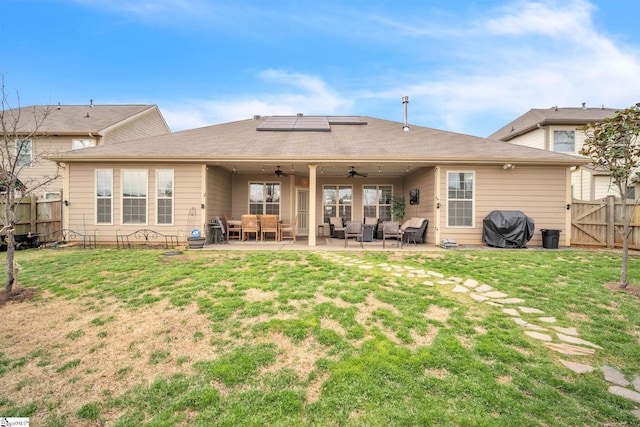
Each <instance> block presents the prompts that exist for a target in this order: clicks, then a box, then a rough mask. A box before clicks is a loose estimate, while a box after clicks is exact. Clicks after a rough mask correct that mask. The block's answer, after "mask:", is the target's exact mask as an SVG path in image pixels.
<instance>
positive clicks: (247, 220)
mask: <svg viewBox="0 0 640 427" xmlns="http://www.w3.org/2000/svg"><path fill="white" fill-rule="evenodd" d="M241 222H242V224H241V227H242V241H245V240H247V236H248V235H249V234H251V233H255V235H256V241H258V237H259V234H260V226H259V225H258V216H257V215H250V214H244V215H242V217H241Z"/></svg>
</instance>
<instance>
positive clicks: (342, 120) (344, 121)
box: [327, 116, 367, 125]
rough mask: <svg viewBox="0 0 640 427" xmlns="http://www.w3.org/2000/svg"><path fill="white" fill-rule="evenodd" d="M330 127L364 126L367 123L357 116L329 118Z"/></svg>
mask: <svg viewBox="0 0 640 427" xmlns="http://www.w3.org/2000/svg"><path fill="white" fill-rule="evenodd" d="M327 120H329V124H330V125H366V124H367V122H365V121H364V120H362V119H361V118H360V117H357V116H329V117H327Z"/></svg>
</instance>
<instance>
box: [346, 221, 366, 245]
mask: <svg viewBox="0 0 640 427" xmlns="http://www.w3.org/2000/svg"><path fill="white" fill-rule="evenodd" d="M349 237H355V238H356V241H357V240H360V247H361V248H364V244H363V241H364V239H363V238H362V223H361V222H360V221H347V225H346V226H345V228H344V247H345V248H346V247H347V245H348V242H349Z"/></svg>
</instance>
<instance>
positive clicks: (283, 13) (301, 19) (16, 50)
mask: <svg viewBox="0 0 640 427" xmlns="http://www.w3.org/2000/svg"><path fill="white" fill-rule="evenodd" d="M638 16H640V2H637V1H635V0H559V1H551V0H549V1H547V0H500V1H499V0H483V1H447V0H431V1H430V0H388V1H383V0H351V1H348V0H322V1H319V0H315V1H305V0H297V1H294V0H291V1H289V0H272V1H267V0H264V1H258V0H254V1H249V0H244V1H243V0H238V1H234V0H211V1H207V0H100V1H97V0H49V1H45V0H41V1H36V0H0V73H1V74H3V75H4V79H5V87H6V91H7V94H8V95H10V102H11V104H12V105H11V106H13V107H15V106H17V99H16V98H15V92H16V91H18V92H19V94H20V99H19V103H20V105H22V106H25V105H34V104H57V103H58V102H60V103H62V104H88V102H89V99H93V100H94V102H95V103H96V104H114V103H115V104H121V103H149V104H157V105H158V106H159V107H160V110H161V111H162V113H163V115H164V116H165V118H166V120H167V122H168V124H169V126H170V127H171V129H172V130H174V131H175V130H182V129H189V128H194V127H200V126H207V125H211V124H217V123H223V122H227V121H233V120H241V119H247V118H251V117H252V116H253V115H255V114H260V115H274V114H295V113H298V112H300V113H304V114H307V115H311V114H320V115H328V114H330V115H365V116H373V117H378V118H383V119H389V120H395V121H399V122H402V121H403V106H402V103H401V98H402V96H404V95H407V96H409V101H410V103H409V122H410V123H411V124H414V125H421V126H428V127H433V128H438V129H444V130H449V131H454V132H461V133H467V134H471V135H478V136H488V135H489V134H491V133H492V132H494V131H496V130H498V129H499V128H500V127H502V126H503V125H505V124H506V123H508V122H509V121H511V120H513V119H515V118H516V117H518V116H520V115H521V114H523V113H525V112H526V111H528V110H529V109H531V108H548V107H552V106H555V105H557V106H561V107H579V106H580V105H581V103H582V102H585V103H586V104H587V106H591V107H599V106H601V105H605V106H606V107H611V108H625V107H628V106H631V105H633V104H635V103H636V102H640V37H639V36H640V30H639V29H638V24H637V17H638Z"/></svg>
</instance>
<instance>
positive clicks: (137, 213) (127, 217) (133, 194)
mask: <svg viewBox="0 0 640 427" xmlns="http://www.w3.org/2000/svg"><path fill="white" fill-rule="evenodd" d="M122 223H123V224H146V223H147V171H122Z"/></svg>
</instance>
